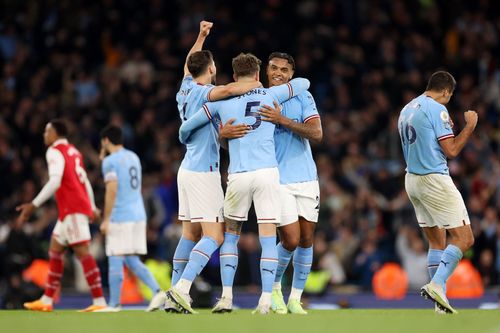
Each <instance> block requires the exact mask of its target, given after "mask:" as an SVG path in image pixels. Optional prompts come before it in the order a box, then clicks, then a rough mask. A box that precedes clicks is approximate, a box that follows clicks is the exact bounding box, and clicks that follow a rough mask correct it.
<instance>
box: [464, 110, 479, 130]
mask: <svg viewBox="0 0 500 333" xmlns="http://www.w3.org/2000/svg"><path fill="white" fill-rule="evenodd" d="M464 118H465V123H466V124H467V125H469V126H472V127H473V128H475V127H476V124H477V112H476V111H471V110H469V111H467V112H464Z"/></svg>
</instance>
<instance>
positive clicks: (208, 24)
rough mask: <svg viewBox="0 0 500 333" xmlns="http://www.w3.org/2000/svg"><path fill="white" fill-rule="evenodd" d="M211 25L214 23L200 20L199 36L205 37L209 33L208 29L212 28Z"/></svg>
mask: <svg viewBox="0 0 500 333" xmlns="http://www.w3.org/2000/svg"><path fill="white" fill-rule="evenodd" d="M213 25H214V24H213V23H212V22H208V21H201V22H200V36H202V37H207V36H208V34H209V33H210V29H212V26H213Z"/></svg>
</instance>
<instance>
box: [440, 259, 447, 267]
mask: <svg viewBox="0 0 500 333" xmlns="http://www.w3.org/2000/svg"><path fill="white" fill-rule="evenodd" d="M441 262H442V263H443V265H444V267H446V266H447V265H448V264H449V262H445V261H442V260H441Z"/></svg>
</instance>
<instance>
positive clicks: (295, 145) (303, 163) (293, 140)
mask: <svg viewBox="0 0 500 333" xmlns="http://www.w3.org/2000/svg"><path fill="white" fill-rule="evenodd" d="M281 114H282V115H283V116H285V117H287V118H290V119H292V120H293V121H295V122H298V123H307V122H308V121H309V120H312V119H316V118H319V114H318V110H317V109H316V103H315V102H314V98H313V97H312V95H311V93H310V92H308V91H306V92H304V93H302V94H300V95H298V96H296V97H294V98H291V99H290V100H288V101H286V102H285V103H283V105H282V109H281ZM274 141H275V144H276V158H277V159H278V168H279V171H280V183H281V184H293V183H302V182H309V181H313V180H317V179H318V172H317V170H316V163H314V159H313V156H312V152H311V146H310V145H309V140H307V139H305V138H303V137H301V136H299V135H297V134H295V133H293V132H292V131H290V130H289V129H287V128H285V127H283V126H277V127H276V131H275V132H274Z"/></svg>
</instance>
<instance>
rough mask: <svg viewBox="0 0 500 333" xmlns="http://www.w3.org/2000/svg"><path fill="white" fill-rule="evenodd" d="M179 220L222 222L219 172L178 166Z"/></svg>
mask: <svg viewBox="0 0 500 333" xmlns="http://www.w3.org/2000/svg"><path fill="white" fill-rule="evenodd" d="M177 186H178V188H179V220H180V221H191V222H224V217H223V214H222V207H223V206H224V192H223V191H222V185H221V180H220V173H219V172H194V171H189V170H185V169H183V168H179V172H178V173H177Z"/></svg>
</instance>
